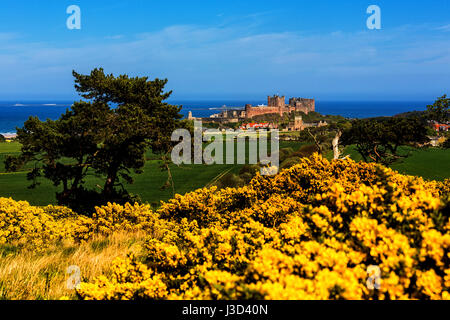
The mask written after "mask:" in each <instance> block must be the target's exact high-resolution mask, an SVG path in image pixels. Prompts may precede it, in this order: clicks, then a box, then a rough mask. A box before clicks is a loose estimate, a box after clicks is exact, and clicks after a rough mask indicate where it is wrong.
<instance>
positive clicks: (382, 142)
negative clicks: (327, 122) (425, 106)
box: [341, 118, 429, 165]
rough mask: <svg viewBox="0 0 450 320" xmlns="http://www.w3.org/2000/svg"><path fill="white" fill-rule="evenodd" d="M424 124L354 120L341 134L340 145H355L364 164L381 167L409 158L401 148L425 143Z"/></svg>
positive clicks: (400, 120) (403, 120)
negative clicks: (373, 164)
mask: <svg viewBox="0 0 450 320" xmlns="http://www.w3.org/2000/svg"><path fill="white" fill-rule="evenodd" d="M428 140H429V139H428V138H427V129H426V124H425V123H424V122H423V121H422V120H420V119H418V118H372V119H363V120H354V121H353V122H352V126H351V127H350V128H349V129H347V130H345V131H344V132H343V135H342V137H341V142H342V144H343V145H353V144H354V145H356V150H357V151H358V152H359V153H360V154H361V156H362V157H363V159H364V161H366V162H367V161H374V162H378V163H382V164H384V165H389V164H392V163H393V162H395V161H397V160H399V159H402V158H406V157H408V156H409V153H408V152H406V153H405V152H401V151H400V149H399V148H400V146H406V145H410V146H411V145H417V144H423V143H425V142H427V141H428Z"/></svg>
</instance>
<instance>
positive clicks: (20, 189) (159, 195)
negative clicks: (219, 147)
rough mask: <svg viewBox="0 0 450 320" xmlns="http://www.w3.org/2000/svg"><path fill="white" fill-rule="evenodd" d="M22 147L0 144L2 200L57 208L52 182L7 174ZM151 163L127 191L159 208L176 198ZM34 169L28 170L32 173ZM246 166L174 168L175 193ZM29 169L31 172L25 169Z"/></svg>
mask: <svg viewBox="0 0 450 320" xmlns="http://www.w3.org/2000/svg"><path fill="white" fill-rule="evenodd" d="M301 145H302V143H300V142H295V141H280V148H285V147H292V148H293V149H298V148H300V146H301ZM19 153H20V144H19V143H14V142H13V143H1V144H0V197H12V198H13V199H14V200H26V201H28V202H30V203H31V204H32V205H39V206H41V205H47V204H55V203H56V199H55V193H56V191H57V188H56V187H54V186H53V185H52V183H51V182H50V181H49V180H46V179H41V180H40V182H41V185H40V186H38V187H37V188H35V189H28V188H27V186H29V185H30V182H29V181H27V180H26V174H27V171H26V170H25V171H23V172H15V173H5V167H4V163H3V162H4V159H5V157H6V156H7V155H8V154H19ZM147 159H148V161H147V163H146V164H145V167H144V172H143V173H142V174H140V175H135V176H134V177H135V183H134V184H132V185H128V186H127V187H126V188H127V190H128V191H129V192H130V193H132V194H136V195H140V197H141V199H142V200H143V201H146V202H148V203H150V204H153V205H157V204H159V201H160V200H163V201H165V200H168V199H170V198H172V190H171V188H168V189H165V190H162V189H161V187H162V186H163V185H164V183H165V182H166V180H167V172H166V171H161V169H160V168H159V161H158V160H155V159H156V156H155V155H153V154H151V153H150V152H149V153H148V154H147ZM30 167H31V165H29V166H28V169H29V168H30ZM241 167H242V165H225V164H224V165H210V166H207V165H182V166H176V165H172V166H171V172H172V175H173V180H174V186H175V193H179V194H184V193H186V192H189V191H192V190H195V189H198V188H202V187H204V186H205V185H207V184H208V183H210V182H211V181H213V180H214V179H215V178H216V177H217V176H219V175H220V174H222V173H224V172H231V173H238V172H239V170H240V168H241ZM25 169H27V168H25ZM86 183H87V185H88V186H90V187H93V188H95V186H96V185H97V184H100V185H102V184H103V182H102V181H101V180H100V179H98V178H96V177H94V176H89V177H88V178H87V179H86Z"/></svg>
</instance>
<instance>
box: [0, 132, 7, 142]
mask: <svg viewBox="0 0 450 320" xmlns="http://www.w3.org/2000/svg"><path fill="white" fill-rule="evenodd" d="M2 142H6V138H5V136H3V135H2V134H0V143H2Z"/></svg>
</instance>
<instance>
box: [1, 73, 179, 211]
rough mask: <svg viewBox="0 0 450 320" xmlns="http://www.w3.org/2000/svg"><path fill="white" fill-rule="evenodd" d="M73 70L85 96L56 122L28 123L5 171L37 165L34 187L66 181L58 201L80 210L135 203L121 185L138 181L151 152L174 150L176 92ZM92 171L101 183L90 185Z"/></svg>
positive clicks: (154, 83) (148, 82)
mask: <svg viewBox="0 0 450 320" xmlns="http://www.w3.org/2000/svg"><path fill="white" fill-rule="evenodd" d="M73 75H74V77H75V88H76V90H77V91H78V92H79V93H80V95H81V96H82V97H83V98H85V99H87V101H80V102H76V103H74V105H73V106H72V107H71V108H70V109H69V110H67V111H66V113H65V114H63V115H62V116H61V117H60V118H59V119H58V120H55V121H52V120H47V121H45V122H43V121H40V120H39V119H38V118H33V117H31V118H30V119H29V120H27V121H26V122H25V123H24V127H23V128H18V130H17V139H18V141H19V142H20V143H21V144H22V153H21V155H19V156H18V157H8V158H7V160H6V168H7V169H8V170H9V171H14V170H17V169H18V168H19V167H21V166H23V165H24V164H26V163H29V162H32V163H33V164H34V166H33V170H32V171H31V172H29V174H28V179H29V180H31V181H32V184H31V186H30V187H35V186H37V185H38V184H39V182H38V178H40V177H44V178H47V179H49V180H51V181H52V182H53V184H54V185H55V186H58V187H59V186H62V191H60V192H58V193H57V195H56V197H57V200H58V203H59V204H61V205H67V206H70V207H71V208H73V209H74V210H76V211H88V212H89V210H92V208H93V207H94V206H95V205H101V204H104V203H106V202H108V201H110V202H117V203H123V202H126V201H132V200H134V198H133V197H132V196H131V195H130V194H129V193H128V192H127V191H126V188H125V186H124V182H125V183H128V184H130V183H133V178H132V175H131V174H132V172H134V173H138V174H139V173H141V172H142V168H143V167H144V164H145V153H146V151H147V150H149V149H151V150H152V151H153V152H154V153H159V154H166V153H168V152H169V150H170V149H171V146H172V142H171V141H170V137H171V133H172V131H173V130H174V129H175V128H177V123H178V121H179V119H180V118H181V115H180V114H179V111H180V109H181V108H180V107H177V106H172V105H169V104H168V103H165V102H164V100H166V99H167V98H168V97H169V96H170V94H171V92H164V86H165V85H166V83H167V80H159V79H155V80H148V78H147V77H140V78H139V77H136V78H130V77H128V76H127V75H120V76H118V77H115V76H113V75H112V74H109V75H106V74H105V73H104V71H103V69H94V70H93V71H92V72H91V73H90V75H81V74H78V73H76V72H75V71H74V72H73ZM88 175H95V176H96V177H97V178H99V179H102V180H103V181H104V182H103V184H101V185H97V187H96V189H88V188H87V187H86V186H85V182H86V177H87V176H88Z"/></svg>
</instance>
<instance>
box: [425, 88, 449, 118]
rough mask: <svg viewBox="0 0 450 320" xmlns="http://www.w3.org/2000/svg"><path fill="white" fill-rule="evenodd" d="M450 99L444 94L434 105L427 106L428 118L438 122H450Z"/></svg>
mask: <svg viewBox="0 0 450 320" xmlns="http://www.w3.org/2000/svg"><path fill="white" fill-rule="evenodd" d="M449 104H450V98H447V95H446V94H444V95H443V96H442V97H440V98H438V99H437V100H436V101H435V102H434V103H433V104H432V105H429V106H427V113H428V118H429V119H430V120H434V121H437V122H447V121H449V120H450V107H449Z"/></svg>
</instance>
